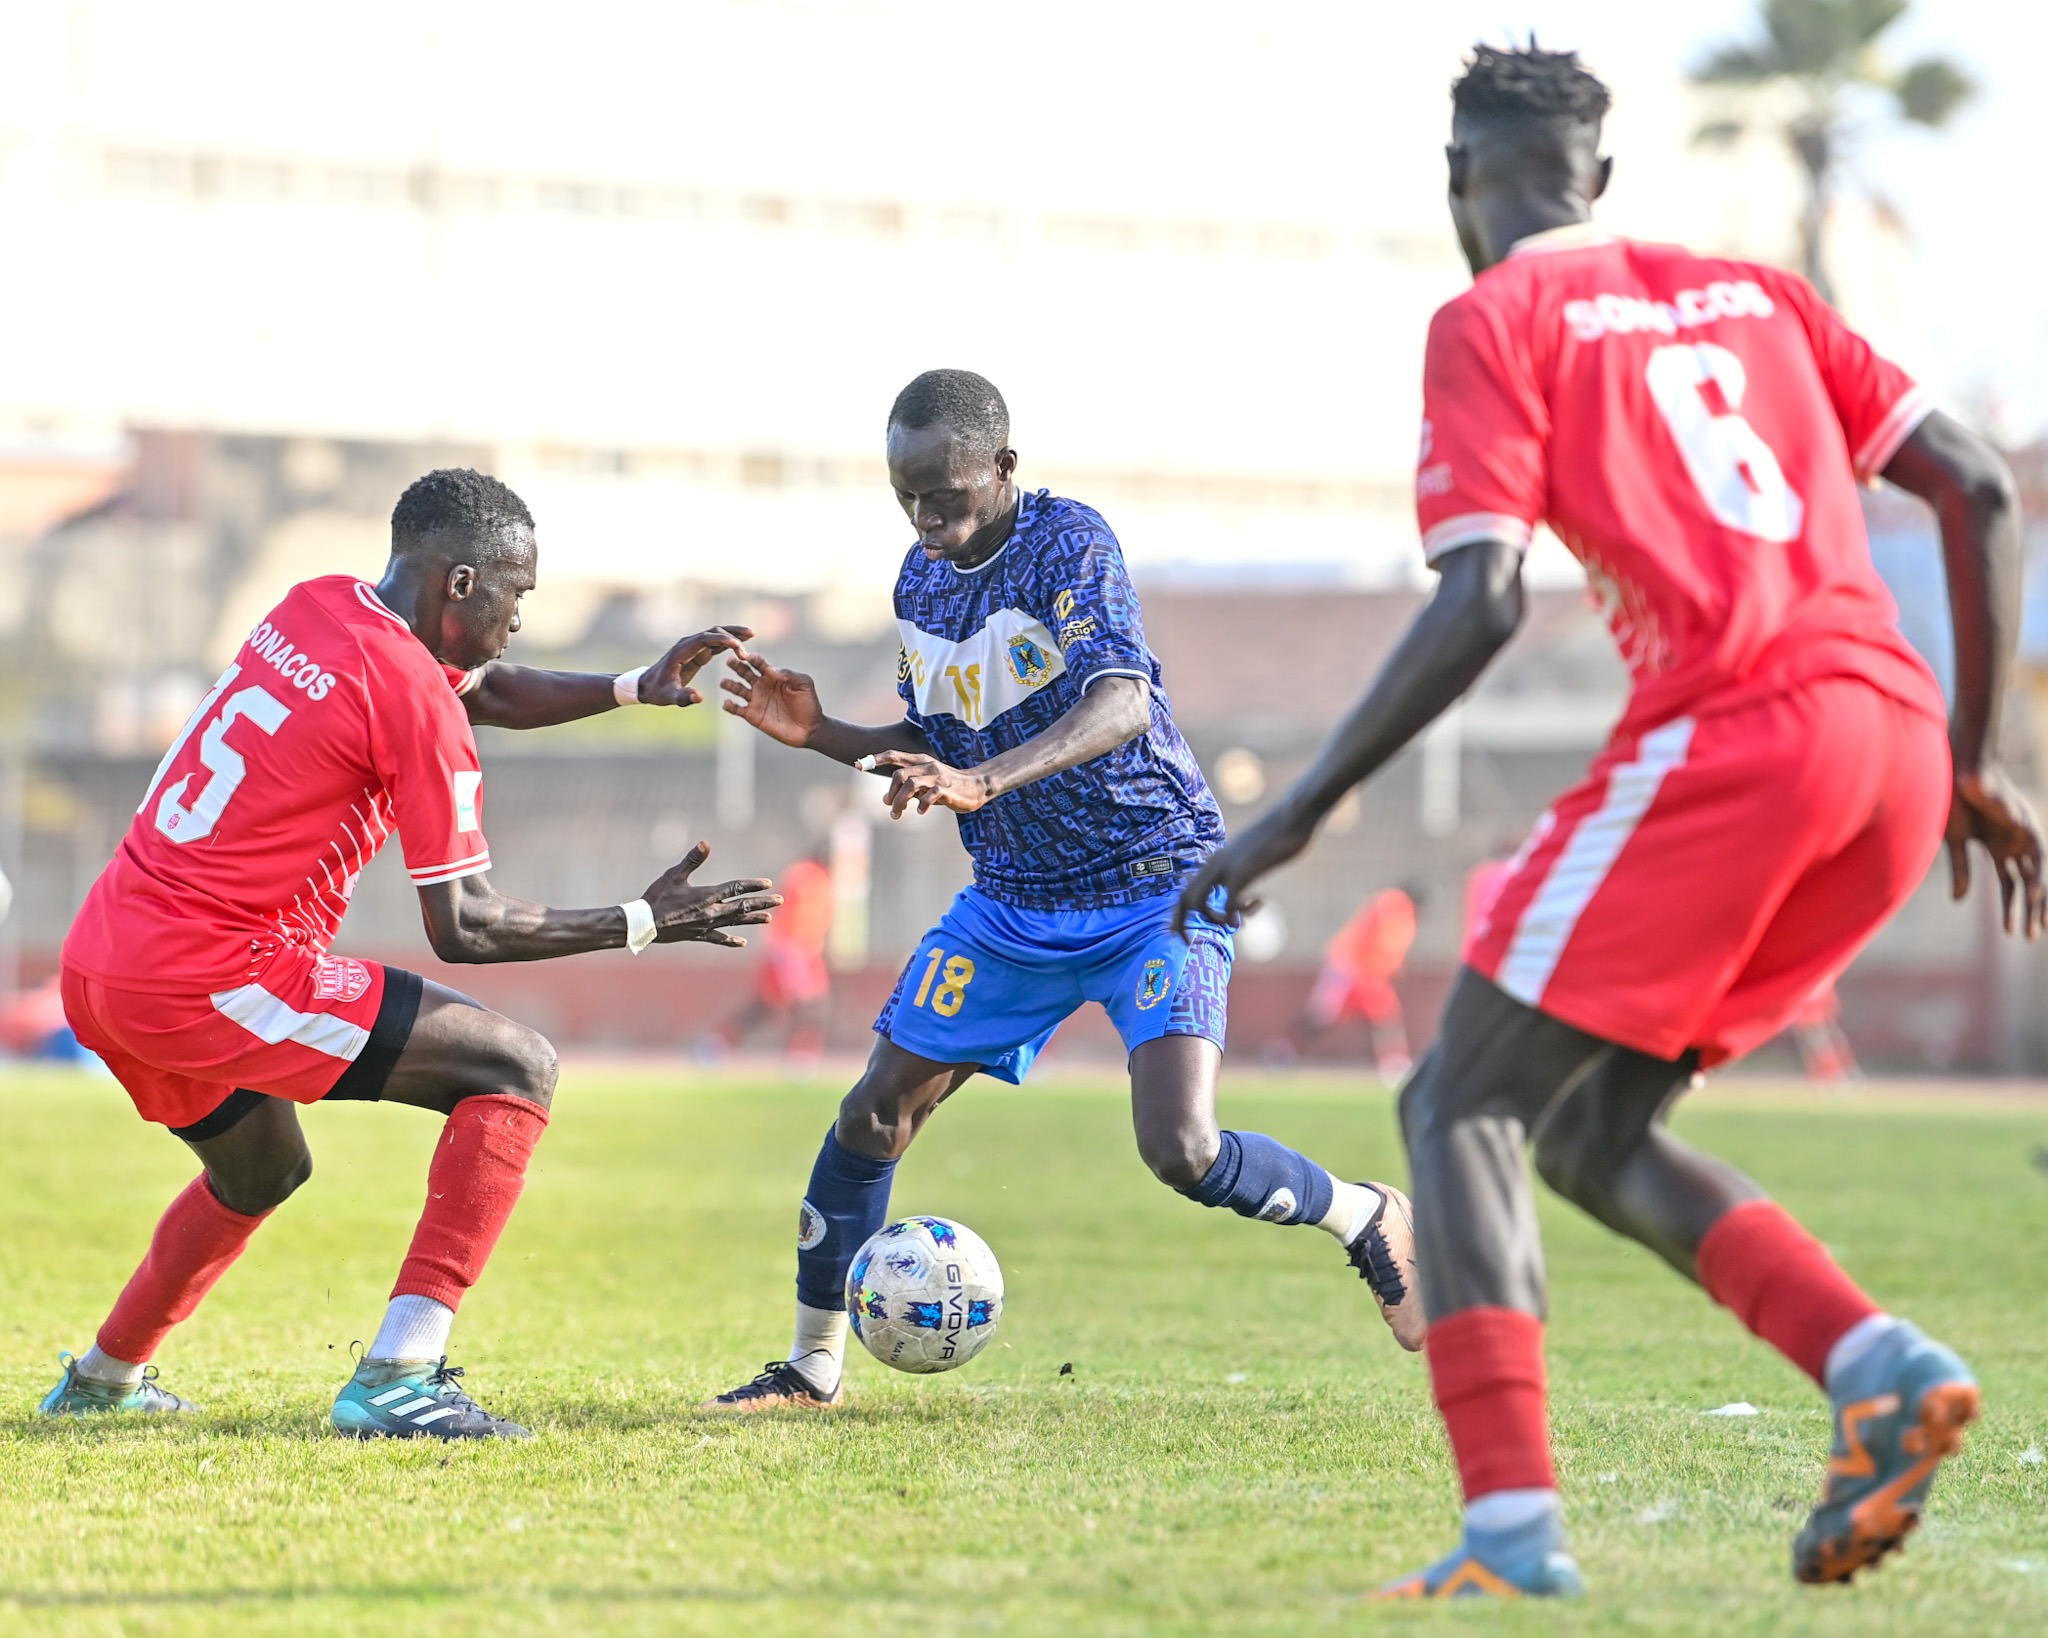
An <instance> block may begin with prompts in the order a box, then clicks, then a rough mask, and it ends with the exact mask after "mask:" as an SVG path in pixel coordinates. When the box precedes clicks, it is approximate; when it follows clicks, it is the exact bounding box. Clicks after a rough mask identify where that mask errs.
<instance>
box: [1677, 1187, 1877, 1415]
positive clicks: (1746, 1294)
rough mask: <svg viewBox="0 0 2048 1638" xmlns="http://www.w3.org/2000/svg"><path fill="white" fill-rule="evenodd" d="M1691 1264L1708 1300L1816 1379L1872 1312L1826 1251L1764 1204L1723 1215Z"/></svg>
mask: <svg viewBox="0 0 2048 1638" xmlns="http://www.w3.org/2000/svg"><path fill="white" fill-rule="evenodd" d="M1695 1266H1696V1267H1697V1268H1698V1270H1699V1276H1700V1284H1701V1285H1703V1286H1705V1287H1706V1290H1707V1295H1708V1296H1710V1297H1712V1298H1713V1299H1714V1301H1716V1302H1718V1303H1720V1304H1721V1305H1722V1306H1723V1307H1724V1308H1727V1309H1730V1310H1732V1311H1733V1313H1734V1315H1735V1317H1736V1318H1737V1319H1739V1320H1741V1321H1742V1323H1743V1324H1744V1325H1746V1326H1748V1327H1749V1329H1750V1330H1751V1331H1752V1332H1754V1333H1755V1334H1756V1335H1757V1336H1760V1337H1762V1338H1763V1339H1764V1341H1766V1342H1768V1343H1769V1344H1770V1345H1771V1346H1772V1347H1773V1348H1775V1349H1777V1350H1778V1352H1779V1353H1781V1354H1783V1355H1784V1356H1785V1357H1786V1358H1787V1359H1789V1360H1791V1361H1792V1363H1793V1364H1794V1365H1797V1366H1798V1367H1799V1368H1800V1369H1801V1370H1802V1371H1804V1372H1805V1373H1806V1374H1807V1375H1808V1376H1810V1377H1812V1378H1813V1379H1814V1381H1816V1382H1820V1381H1821V1379H1822V1376H1823V1375H1824V1373H1825V1371H1826V1369H1827V1362H1828V1350H1829V1349H1830V1348H1832V1347H1834V1345H1835V1344H1836V1343H1837V1342H1840V1341H1841V1340H1842V1338H1843V1337H1844V1336H1845V1335H1847V1334H1848V1331H1849V1328H1850V1327H1851V1326H1853V1325H1856V1324H1857V1323H1859V1322H1860V1321H1862V1320H1866V1319H1868V1318H1869V1317H1870V1316H1871V1315H1872V1314H1875V1313H1877V1312H1879V1309H1878V1306H1877V1304H1876V1303H1874V1302H1872V1301H1871V1300H1870V1299H1869V1298H1868V1297H1866V1296H1865V1295H1864V1294H1863V1292H1862V1291H1861V1290H1860V1289H1859V1288H1858V1287H1857V1285H1856V1282H1855V1281H1854V1280H1852V1279H1850V1278H1849V1276H1848V1275H1846V1274H1844V1273H1843V1272H1842V1270H1841V1267H1840V1265H1839V1264H1837V1263H1836V1261H1835V1260H1834V1258H1832V1257H1830V1256H1829V1255H1828V1253H1827V1248H1826V1247H1825V1246H1823V1245H1822V1244H1821V1243H1820V1242H1819V1241H1818V1240H1816V1239H1815V1238H1814V1237H1813V1236H1812V1235H1810V1234H1808V1233H1807V1232H1806V1230H1805V1229H1803V1228H1801V1227H1800V1226H1799V1225H1798V1224H1797V1223H1796V1222H1794V1221H1793V1219H1792V1214H1791V1213H1790V1212H1788V1211H1786V1210H1785V1208H1784V1207H1783V1206H1780V1205H1779V1204H1777V1202H1775V1201H1772V1200H1745V1201H1744V1202H1743V1203H1742V1204H1741V1205H1739V1206H1737V1207H1736V1208H1735V1209H1734V1210H1732V1211H1729V1212H1726V1213H1724V1214H1723V1215H1722V1217H1721V1219H1720V1220H1719V1221H1718V1222H1716V1223H1715V1224H1714V1226H1713V1227H1712V1228H1710V1229H1708V1230H1707V1234H1706V1238H1705V1239H1703V1240H1701V1241H1700V1249H1699V1252H1698V1255H1697V1257H1696V1258H1695ZM1823 1385H1825V1384H1823Z"/></svg>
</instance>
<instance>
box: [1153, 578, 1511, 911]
mask: <svg viewBox="0 0 2048 1638" xmlns="http://www.w3.org/2000/svg"><path fill="white" fill-rule="evenodd" d="M1437 566H1438V568H1439V570H1440V571H1441V578H1440V580H1439V581H1438V584H1437V590H1436V595H1435V596H1434V597H1432V598H1431V599H1430V600H1429V601H1428V602H1427V603H1426V604H1424V605H1423V607H1422V610H1421V612H1420V613H1418V614H1417V615H1416V616H1415V619H1414V621H1413V622H1412V623H1411V624H1410V625H1409V627H1408V630H1407V631H1406V632H1405V633H1404V634H1403V635H1402V638H1401V641H1400V642H1399V643H1397V644H1396V645H1395V647H1394V651H1393V653H1391V654H1390V655H1388V656H1387V660H1386V663H1385V664H1384V665H1383V666H1381V667H1380V673H1379V675H1378V676H1377V677H1376V678H1375V679H1374V680H1373V684H1372V687H1371V688H1370V689H1369V690H1368V691H1367V693H1366V696H1365V698H1364V699H1363V700H1361V701H1359V703H1358V706H1357V708H1356V709H1355V710H1353V711H1352V713H1351V715H1350V716H1349V717H1347V718H1346V719H1345V720H1344V723H1343V725H1342V726H1341V727H1339V728H1338V730H1337V732H1336V733H1335V734H1334V735H1333V736H1332V737H1331V739H1330V741H1329V743H1328V744H1327V745H1325V746H1324V747H1323V751H1322V754H1321V755H1320V756H1318V757H1317V758H1316V760H1315V763H1314V765H1313V766H1312V767H1310V769H1309V770H1308V772H1307V773H1305V774H1303V775H1302V776H1301V778H1300V779H1298V780H1296V781H1295V783H1294V785H1293V787H1292V788H1291V789H1290V790H1289V791H1288V792H1287V793H1286V795H1284V796H1282V797H1281V799H1280V800H1279V802H1277V803H1276V804H1275V805H1274V807H1273V809H1272V811H1271V812H1269V813H1267V814H1266V815H1265V816H1264V817H1263V818H1262V819H1260V820H1259V822H1258V823H1257V824H1255V825H1253V826H1252V827H1251V828H1250V829H1248V830H1245V831H1243V832H1241V833H1240V834H1238V835H1237V836H1234V837H1232V838H1231V840H1230V841H1228V842H1226V843H1225V844H1224V845H1223V846H1222V847H1220V848H1218V849H1217V850H1216V852H1214V853H1212V854H1210V855H1209V858H1208V860H1207V861H1206V862H1205V863H1204V864H1203V866H1202V868H1201V869H1200V870H1199V871H1198V872H1196V874H1195V877H1194V879H1193V880H1192V881H1190V882H1189V883H1188V885H1187V888H1186V890H1185V891H1184V892H1183V893H1182V894H1181V899H1180V908H1179V910H1178V911H1177V912H1176V913H1175V922H1174V925H1175V926H1176V927H1177V928H1179V929H1180V930H1182V931H1185V930H1186V927H1187V921H1188V917H1190V916H1192V915H1207V914H1210V912H1209V911H1208V910H1207V909H1206V908H1205V907H1206V906H1207V905H1208V902H1209V897H1210V895H1211V894H1212V893H1214V892H1215V890H1216V889H1217V888H1219V887H1220V888H1222V889H1224V891H1225V893H1226V895H1227V897H1226V899H1225V903H1224V906H1223V907H1222V910H1221V912H1220V914H1221V915H1223V916H1224V917H1226V918H1228V917H1234V916H1239V915H1242V914H1244V913H1245V912H1246V911H1247V910H1251V909H1255V908H1256V907H1257V901H1256V900H1255V899H1253V898H1251V897H1250V893H1251V888H1252V886H1253V884H1254V883H1256V882H1257V881H1258V880H1259V878H1260V877H1262V876H1265V875H1267V874H1268V873H1269V872H1271V871H1273V870H1276V869H1278V868H1279V867H1280V866H1281V865H1283V864H1285V863H1286V862H1287V861H1288V860H1290V859H1292V858H1294V857H1295V855H1297V854H1298V853H1300V852H1301V851H1302V850H1303V849H1304V848H1306V847H1307V846H1308V844H1309V842H1310V841H1311V840H1312V839H1313V838H1314V836H1315V833H1316V827H1317V826H1318V825H1320V824H1321V823H1322V821H1323V818H1324V816H1325V815H1326V814H1328V813H1329V811H1330V810H1331V809H1332V808H1334V807H1335V806H1336V805H1337V804H1338V803H1339V802H1341V801H1342V800H1343V799H1344V795H1345V793H1346V792H1347V791H1349V790H1351V789H1352V787H1353V786H1355V785H1357V784H1358V783H1359V782H1360V781H1361V780H1363V779H1366V778H1368V777H1370V776H1371V775H1372V774H1373V773H1374V772H1376V771H1377V770H1378V769H1379V768H1381V767H1382V766H1384V765H1385V764H1386V763H1387V762H1388V761H1389V760H1390V759H1391V758H1392V757H1393V756H1394V755H1395V754H1396V753H1397V752H1399V751H1400V750H1401V748H1402V747H1403V746H1405V745H1406V744H1407V743H1408V742H1409V741H1410V740H1411V739H1413V738H1414V737H1415V736H1416V735H1417V734H1419V733H1421V732H1422V730H1423V729H1425V728H1427V727H1428V726H1429V725H1430V724H1431V723H1432V722H1434V721H1435V720H1436V719H1437V718H1438V717H1440V716H1442V715H1443V713H1444V712H1445V711H1447V710H1449V709H1450V708H1451V706H1452V705H1454V704H1456V703H1457V701H1458V699H1459V698H1460V697H1461V696H1462V695H1463V694H1464V692H1465V690H1466V689H1468V688H1470V687H1471V686H1472V685H1473V683H1475V682H1477V681H1478V680H1479V675H1480V673H1481V672H1483V671H1484V670H1485V669H1486V667H1487V665H1488V664H1489V663H1490V662H1491V661H1492V659H1493V657H1494V656H1495V655H1496V654H1498V653H1499V652H1500V651H1501V649H1502V648H1504V647H1506V645H1507V642H1508V639H1509V638H1511V637H1513V636H1514V634H1515V632H1516V630H1517V629H1518V628H1519V627H1520V626H1521V623H1522V614H1523V607H1524V604H1523V597H1522V554H1521V551H1520V549H1519V548H1517V547H1515V546H1513V545H1510V544H1509V543H1508V542H1506V541H1504V540H1482V541H1475V542H1474V543H1472V544H1471V545H1469V546H1461V547H1459V548H1457V549H1456V550H1455V551H1452V552H1450V553H1448V554H1446V555H1445V556H1444V557H1443V558H1441V559H1440V560H1439V561H1438V565H1437Z"/></svg>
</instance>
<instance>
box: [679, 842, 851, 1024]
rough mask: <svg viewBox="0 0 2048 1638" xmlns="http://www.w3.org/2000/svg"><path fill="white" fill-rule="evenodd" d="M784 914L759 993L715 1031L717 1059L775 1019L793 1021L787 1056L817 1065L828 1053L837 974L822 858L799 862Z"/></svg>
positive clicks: (828, 877)
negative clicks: (828, 957)
mask: <svg viewBox="0 0 2048 1638" xmlns="http://www.w3.org/2000/svg"><path fill="white" fill-rule="evenodd" d="M781 892H782V904H783V908H782V913H781V914H780V915H779V916H778V917H777V918H776V919H775V920H774V921H773V922H771V923H770V924H769V927H770V931H769V933H768V936H767V938H766V940H765V941H764V942H765V945H766V949H765V951H764V958H763V960H762V961H761V963H760V964H759V966H757V967H756V968H755V978H754V993H753V994H752V995H751V996H749V997H748V998H747V1001H746V1004H745V1005H743V1006H742V1007H741V1008H740V1009H739V1010H738V1011H737V1012H735V1013H734V1014H733V1015H732V1016H731V1017H729V1018H728V1019H726V1020H725V1022H724V1023H722V1024H720V1025H719V1026H718V1028H717V1029H715V1030H714V1031H712V1033H711V1035H710V1036H709V1037H708V1038H707V1039H706V1041H705V1046H706V1047H707V1048H708V1049H709V1050H710V1052H711V1053H712V1054H713V1055H722V1054H724V1053H727V1052H732V1051H734V1050H736V1049H737V1048H738V1047H739V1046H740V1045H741V1043H743V1042H744V1041H745V1040H746V1039H747V1037H748V1036H750V1035H752V1034H753V1033H754V1032H755V1031H756V1030H758V1029H760V1028H761V1027H762V1026H763V1025H764V1024H766V1023H769V1022H770V1021H771V1020H774V1019H779V1018H787V1019H788V1020H789V1043H788V1049H787V1050H788V1053H789V1056H790V1057H791V1058H792V1059H795V1060H799V1061H802V1062H806V1063H815V1062H816V1061H817V1060H818V1057H819V1055H820V1054H821V1053H822V1052H823V1050H824V1045H825V1015H826V1009H827V1008H828V1006H829V1005H830V1003H831V999H832V974H831V970H830V969H829V968H828V967H827V966H826V965H825V944H826V940H827V939H828V938H829V937H830V935H831V932H832V908H833V906H832V872H831V871H830V870H829V869H828V868H827V867H826V866H825V864H824V862H823V861H822V860H820V859H818V858H817V857H815V856H813V857H810V858H804V859H799V860H797V861H796V863H794V864H792V865H791V866H790V867H789V869H788V871H787V872H785V874H784V877H783V879H782V884H781Z"/></svg>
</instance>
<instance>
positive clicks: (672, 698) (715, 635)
mask: <svg viewBox="0 0 2048 1638" xmlns="http://www.w3.org/2000/svg"><path fill="white" fill-rule="evenodd" d="M753 635H754V633H753V628H752V627H750V626H713V627H712V628H711V629H710V630H709V631H699V632H695V633H693V634H692V635H690V636H688V637H685V638H684V639H683V640H682V641H681V642H679V643H677V644H676V646H675V647H674V648H672V649H670V650H669V651H668V652H667V653H666V654H664V655H663V656H662V657H661V658H660V659H659V660H657V661H655V662H654V664H653V665H651V666H649V667H648V668H647V669H646V670H645V671H643V672H641V673H640V701H641V703H642V704H643V705H702V704H703V703H704V696H703V695H702V694H700V693H698V692H697V690H696V689H694V688H692V687H691V686H690V684H691V683H692V682H694V681H695V680H696V677H697V673H698V672H700V671H702V670H703V669H704V667H705V664H706V663H707V662H708V661H709V660H710V659H711V657H712V656H713V655H714V654H722V653H737V654H744V653H745V652H746V650H745V649H744V648H743V647H741V645H742V644H743V643H745V642H746V640H747V639H748V638H749V637H751V636H753Z"/></svg>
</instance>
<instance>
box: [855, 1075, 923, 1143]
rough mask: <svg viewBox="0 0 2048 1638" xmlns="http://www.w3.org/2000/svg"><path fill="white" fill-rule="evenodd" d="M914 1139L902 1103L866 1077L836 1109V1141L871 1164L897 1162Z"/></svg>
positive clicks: (913, 1132)
mask: <svg viewBox="0 0 2048 1638" xmlns="http://www.w3.org/2000/svg"><path fill="white" fill-rule="evenodd" d="M916 1135H917V1126H916V1123H915V1122H914V1121H912V1120H911V1118H910V1113H909V1110H908V1109H907V1108H906V1107H905V1104H904V1100H902V1099H901V1098H897V1097H892V1096H890V1095H889V1093H888V1091H887V1089H886V1088H883V1087H878V1086H876V1085H874V1084H873V1083H872V1082H871V1081H870V1080H869V1079H868V1078H867V1077H866V1076H863V1077H862V1078H861V1079H860V1080H859V1081H858V1082H856V1083H855V1085H854V1088H853V1090H852V1091H851V1092H849V1093H847V1094H846V1096H845V1098H844V1099H842V1100H841V1102H840V1105H839V1141H840V1143H841V1144H843V1145H844V1146H845V1147H846V1148H848V1149H851V1150H852V1151H853V1152H854V1153H855V1154H857V1155H866V1156H867V1157H868V1158H869V1159H871V1160H901V1159H902V1158H903V1156H904V1154H905V1153H906V1152H907V1151H908V1150H909V1148H910V1140H911V1139H912V1138H913V1137H915V1136H916Z"/></svg>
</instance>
